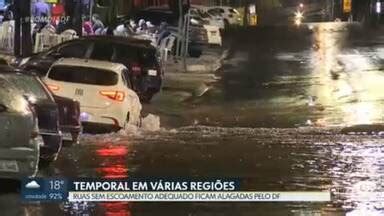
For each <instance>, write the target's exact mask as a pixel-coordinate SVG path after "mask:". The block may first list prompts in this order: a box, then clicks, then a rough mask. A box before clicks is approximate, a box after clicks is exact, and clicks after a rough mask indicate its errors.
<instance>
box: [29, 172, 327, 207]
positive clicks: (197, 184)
mask: <svg viewBox="0 0 384 216" xmlns="http://www.w3.org/2000/svg"><path fill="white" fill-rule="evenodd" d="M240 183H241V181H240V180H239V179H187V180H185V179H176V180H175V179H162V178H161V179H160V178H159V179H137V178H128V179H124V180H111V179H64V178H33V179H24V180H23V181H22V185H21V196H22V199H23V200H24V201H26V202H36V201H39V202H65V201H69V202H114V201H115V202H122V201H123V202H329V201H331V193H330V192H329V191H316V192H279V191H270V192H268V191H247V190H244V188H241V184H240Z"/></svg>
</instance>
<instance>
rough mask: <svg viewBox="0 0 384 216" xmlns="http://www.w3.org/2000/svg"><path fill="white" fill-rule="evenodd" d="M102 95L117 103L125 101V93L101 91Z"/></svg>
mask: <svg viewBox="0 0 384 216" xmlns="http://www.w3.org/2000/svg"><path fill="white" fill-rule="evenodd" d="M100 94H101V95H103V96H105V97H108V98H109V99H112V100H115V101H123V100H124V98H125V93H124V92H122V91H100Z"/></svg>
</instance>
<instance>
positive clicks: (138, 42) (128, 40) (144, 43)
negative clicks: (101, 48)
mask: <svg viewBox="0 0 384 216" xmlns="http://www.w3.org/2000/svg"><path fill="white" fill-rule="evenodd" d="M81 40H85V41H87V40H92V41H107V42H114V43H123V44H126V45H130V46H140V47H143V48H155V47H154V46H152V45H151V41H149V40H144V39H139V38H133V37H122V36H110V35H93V36H84V37H80V38H78V39H75V40H74V41H81Z"/></svg>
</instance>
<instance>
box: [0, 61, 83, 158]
mask: <svg viewBox="0 0 384 216" xmlns="http://www.w3.org/2000/svg"><path fill="white" fill-rule="evenodd" d="M0 78H2V79H5V80H7V81H8V82H10V83H12V84H13V85H14V86H15V88H17V89H18V90H19V91H20V92H21V94H22V95H23V96H24V97H25V98H26V99H27V101H28V102H29V103H30V104H31V105H32V106H33V108H34V111H35V113H36V115H37V118H38V126H39V133H40V135H41V136H42V138H43V141H44V146H41V148H40V157H41V159H42V160H43V161H46V162H50V161H54V160H55V159H56V158H57V156H58V153H59V152H60V149H61V147H62V131H64V132H67V133H71V134H72V140H73V141H75V142H77V140H78V137H79V133H80V121H79V104H78V102H74V101H72V100H71V99H67V98H60V97H53V96H52V94H51V93H50V91H49V90H48V89H47V88H46V87H45V85H44V84H43V83H42V81H41V80H40V78H38V77H37V76H34V75H30V74H25V73H22V71H18V70H13V69H12V68H10V67H2V68H1V73H0ZM63 110H66V111H65V112H63ZM75 118H77V120H75ZM63 123H71V124H70V125H69V124H68V125H67V124H63Z"/></svg>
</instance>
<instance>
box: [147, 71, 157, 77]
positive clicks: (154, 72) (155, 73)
mask: <svg viewBox="0 0 384 216" xmlns="http://www.w3.org/2000/svg"><path fill="white" fill-rule="evenodd" d="M148 75H149V76H157V71H156V70H148Z"/></svg>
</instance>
